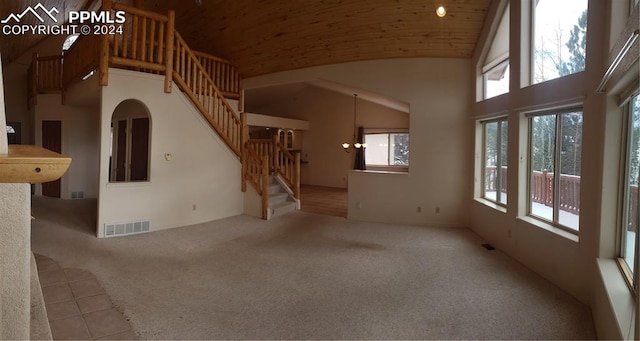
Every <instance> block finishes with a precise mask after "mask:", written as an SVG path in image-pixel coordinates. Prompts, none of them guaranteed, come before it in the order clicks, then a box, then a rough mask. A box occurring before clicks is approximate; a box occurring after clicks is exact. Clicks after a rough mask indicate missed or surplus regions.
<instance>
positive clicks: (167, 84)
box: [164, 10, 176, 93]
mask: <svg viewBox="0 0 640 341" xmlns="http://www.w3.org/2000/svg"><path fill="white" fill-rule="evenodd" d="M167 18H168V20H167V47H166V54H167V55H166V58H165V60H166V61H167V65H166V69H165V73H164V92H166V93H171V88H172V84H173V49H174V47H175V43H174V41H175V23H176V12H175V11H174V10H170V11H169V13H168V14H167Z"/></svg>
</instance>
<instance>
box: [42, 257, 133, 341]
mask: <svg viewBox="0 0 640 341" xmlns="http://www.w3.org/2000/svg"><path fill="white" fill-rule="evenodd" d="M35 258H36V264H37V266H38V276H39V277H40V285H41V286H42V295H43V296H44V302H45V305H46V308H47V316H48V318H49V324H50V326H51V334H52V335H53V339H54V340H137V339H138V336H137V335H136V333H135V332H134V331H133V330H132V329H131V326H130V325H129V322H128V321H127V320H126V319H125V318H124V316H122V314H121V313H120V312H119V311H118V310H116V309H115V308H114V306H113V304H112V303H111V300H110V299H109V296H107V294H106V293H105V291H104V289H103V288H102V285H100V283H99V282H98V280H96V278H95V277H94V276H93V275H92V274H91V273H90V272H88V271H85V270H80V269H68V268H62V267H61V266H60V265H59V264H58V263H57V262H56V261H54V260H53V259H51V258H49V257H47V256H43V255H39V254H36V255H35Z"/></svg>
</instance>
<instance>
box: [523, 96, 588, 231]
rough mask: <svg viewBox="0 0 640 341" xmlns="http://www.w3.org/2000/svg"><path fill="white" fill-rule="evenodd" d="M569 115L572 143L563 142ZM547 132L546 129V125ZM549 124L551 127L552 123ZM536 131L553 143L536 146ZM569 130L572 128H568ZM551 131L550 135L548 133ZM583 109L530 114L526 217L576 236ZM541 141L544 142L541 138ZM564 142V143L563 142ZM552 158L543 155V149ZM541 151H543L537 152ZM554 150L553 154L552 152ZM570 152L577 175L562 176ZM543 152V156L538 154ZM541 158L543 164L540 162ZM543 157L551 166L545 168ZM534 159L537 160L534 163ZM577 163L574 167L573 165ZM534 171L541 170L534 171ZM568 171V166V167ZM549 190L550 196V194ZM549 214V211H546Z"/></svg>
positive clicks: (565, 136)
mask: <svg viewBox="0 0 640 341" xmlns="http://www.w3.org/2000/svg"><path fill="white" fill-rule="evenodd" d="M569 116H574V120H575V119H576V118H577V121H575V122H573V125H574V126H573V130H574V135H575V138H574V141H573V144H572V143H571V141H569V142H566V141H567V140H570V139H567V137H568V135H567V134H565V133H566V132H565V131H564V130H565V125H567V126H569V125H570V123H571V122H570V121H571V120H569V119H568V117H569ZM544 120H547V122H546V129H545V122H544ZM551 123H552V124H551ZM536 126H538V131H539V130H541V128H540V126H542V130H546V132H547V135H548V137H549V138H550V137H551V136H552V137H553V141H547V143H546V144H545V143H543V145H542V148H541V147H540V146H539V145H536V143H538V142H539V140H540V136H537V135H538V133H536ZM569 127H570V126H569ZM569 127H566V129H567V130H568V131H570V130H571V129H568V128H569ZM550 130H553V133H552V134H551V133H550ZM581 136H582V109H575V108H574V109H567V110H562V111H558V112H556V113H554V114H550V113H549V112H544V114H542V113H534V114H530V115H529V176H528V178H529V186H528V212H527V213H528V215H529V216H532V217H534V218H536V219H539V220H543V221H546V222H548V223H551V224H552V225H554V226H555V227H558V228H560V229H562V230H565V231H567V232H570V233H573V234H578V230H579V209H580V201H579V196H580V173H581V170H580V163H581V150H582V142H581V141H582V137H581ZM542 140H543V142H544V139H542ZM565 142H566V143H565ZM545 147H546V148H547V152H551V153H552V155H544V149H545ZM539 149H543V151H542V152H541V151H539ZM551 149H553V151H551ZM536 150H538V151H537V152H536ZM567 150H572V151H573V153H572V155H574V160H573V164H572V165H573V172H572V173H578V174H563V173H564V171H565V169H564V168H565V162H564V161H565V160H566V159H563V158H562V154H563V153H567ZM540 153H542V155H541V154H540ZM540 156H542V160H543V161H542V162H540ZM545 156H548V158H549V161H551V160H552V162H553V163H551V164H548V165H549V166H550V167H544V165H545V164H544V159H545ZM536 159H537V161H536ZM536 164H538V167H536ZM576 164H577V165H576ZM535 168H541V169H539V170H536V169H535ZM567 168H570V167H567ZM549 191H551V193H549ZM549 211H551V212H549Z"/></svg>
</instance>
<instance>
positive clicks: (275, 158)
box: [273, 132, 280, 175]
mask: <svg viewBox="0 0 640 341" xmlns="http://www.w3.org/2000/svg"><path fill="white" fill-rule="evenodd" d="M279 137H280V132H278V134H277V135H274V136H273V174H274V175H277V174H278V170H280V164H279V163H278V152H279V150H278V138H279Z"/></svg>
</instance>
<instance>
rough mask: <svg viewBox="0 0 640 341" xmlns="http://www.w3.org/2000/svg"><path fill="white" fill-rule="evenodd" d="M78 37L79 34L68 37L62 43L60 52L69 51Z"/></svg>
mask: <svg viewBox="0 0 640 341" xmlns="http://www.w3.org/2000/svg"><path fill="white" fill-rule="evenodd" d="M79 36H80V35H79V34H72V35H70V36H68V37H67V39H65V40H64V43H62V52H64V51H67V50H69V49H70V48H71V46H73V44H74V43H75V42H76V40H78V37H79Z"/></svg>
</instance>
